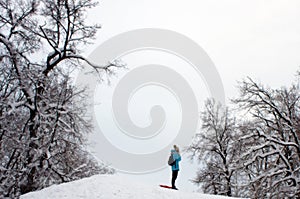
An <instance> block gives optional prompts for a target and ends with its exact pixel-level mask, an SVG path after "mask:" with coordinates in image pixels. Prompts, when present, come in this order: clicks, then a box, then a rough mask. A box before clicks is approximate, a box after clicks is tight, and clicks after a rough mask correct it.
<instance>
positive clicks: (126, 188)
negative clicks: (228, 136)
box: [21, 175, 228, 199]
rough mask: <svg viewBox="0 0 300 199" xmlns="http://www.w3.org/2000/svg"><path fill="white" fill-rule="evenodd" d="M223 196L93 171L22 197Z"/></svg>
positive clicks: (210, 198)
mask: <svg viewBox="0 0 300 199" xmlns="http://www.w3.org/2000/svg"><path fill="white" fill-rule="evenodd" d="M40 198H43V199H50V198H51V199H82V198H88V199H96V198H97V199H99V198H100V199H128V198H130V199H179V198H180V199H199V198H203V199H225V198H228V197H222V196H213V195H205V194H200V193H188V192H183V191H180V190H179V191H176V190H172V189H165V188H160V187H159V186H158V185H153V186H148V185H144V184H140V183H138V182H135V181H132V180H129V179H127V178H125V177H124V176H118V175H95V176H92V177H89V178H85V179H81V180H77V181H73V182H69V183H63V184H60V185H53V186H51V187H48V188H45V189H43V190H40V191H36V192H31V193H27V194H25V195H22V196H21V199H40Z"/></svg>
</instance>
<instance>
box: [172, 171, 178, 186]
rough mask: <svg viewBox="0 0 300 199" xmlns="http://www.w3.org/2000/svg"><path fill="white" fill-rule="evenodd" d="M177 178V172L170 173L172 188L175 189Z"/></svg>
mask: <svg viewBox="0 0 300 199" xmlns="http://www.w3.org/2000/svg"><path fill="white" fill-rule="evenodd" d="M177 176H178V170H175V171H172V188H173V189H175V188H176V186H175V181H176V178H177Z"/></svg>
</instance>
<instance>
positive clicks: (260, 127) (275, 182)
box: [235, 78, 300, 198]
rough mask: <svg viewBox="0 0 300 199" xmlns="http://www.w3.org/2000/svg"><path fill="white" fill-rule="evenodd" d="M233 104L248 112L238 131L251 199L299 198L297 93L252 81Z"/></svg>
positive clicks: (293, 88)
mask: <svg viewBox="0 0 300 199" xmlns="http://www.w3.org/2000/svg"><path fill="white" fill-rule="evenodd" d="M240 91H241V95H240V97H239V98H238V99H236V100H235V102H237V103H239V105H240V107H241V108H242V109H244V110H245V109H246V110H248V113H250V116H249V114H248V120H249V122H248V124H247V125H245V126H244V127H243V128H242V130H243V131H244V133H245V134H246V133H247V134H248V135H247V136H245V137H243V138H242V139H241V140H243V143H244V145H243V146H244V148H245V150H244V154H243V158H242V159H243V160H242V161H241V162H243V166H244V170H245V171H246V172H247V173H248V177H249V186H250V187H251V189H252V191H253V195H252V197H253V198H298V197H300V195H299V194H300V192H299V190H300V184H299V179H300V173H299V170H300V145H299V135H300V128H299V121H300V117H299V116H300V109H299V107H300V101H299V99H300V90H299V83H298V82H297V84H294V85H292V86H291V87H290V88H281V89H277V90H274V89H270V88H265V87H264V86H262V85H259V84H257V83H256V82H254V81H253V80H252V79H250V78H249V79H248V80H246V81H243V82H242V83H241V86H240Z"/></svg>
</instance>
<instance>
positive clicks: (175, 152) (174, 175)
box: [171, 145, 181, 190]
mask: <svg viewBox="0 0 300 199" xmlns="http://www.w3.org/2000/svg"><path fill="white" fill-rule="evenodd" d="M171 154H172V156H173V159H174V160H175V164H174V165H173V166H172V189H176V190H177V187H176V186H175V181H176V179H177V176H178V171H179V161H181V156H180V153H179V148H178V146H176V145H174V149H172V150H171Z"/></svg>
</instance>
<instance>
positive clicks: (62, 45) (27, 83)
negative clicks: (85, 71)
mask: <svg viewBox="0 0 300 199" xmlns="http://www.w3.org/2000/svg"><path fill="white" fill-rule="evenodd" d="M94 6H96V3H94V2H93V1H92V0H55V1H54V0H40V1H37V0H26V1H25V0H16V1H10V0H0V13H1V15H0V46H1V48H0V64H1V66H0V67H1V68H0V88H1V90H0V97H1V98H0V158H1V159H0V195H3V196H7V197H18V196H19V195H20V194H22V193H26V192H29V191H33V190H37V189H41V188H43V187H45V186H49V185H51V184H53V183H60V182H67V181H70V180H74V179H78V178H82V177H85V176H89V175H92V174H95V173H101V172H110V171H111V170H110V169H108V168H105V167H101V165H99V164H98V163H97V162H96V161H94V160H93V159H92V157H91V155H89V154H88V153H87V152H86V150H85V148H84V135H85V133H88V132H89V131H90V130H91V126H90V124H89V122H88V121H87V120H85V119H84V118H85V117H86V113H85V105H84V103H83V102H84V100H83V99H84V92H83V91H80V90H77V89H76V88H74V87H73V86H72V82H71V81H70V79H69V76H70V71H72V70H73V69H74V68H78V67H81V65H82V62H86V63H88V64H89V65H91V66H92V67H93V68H94V69H95V71H96V72H98V73H100V72H101V71H106V72H108V73H110V72H111V69H112V67H114V66H117V65H116V64H115V63H114V62H112V63H108V64H107V65H105V66H97V65H95V64H93V63H90V62H89V61H88V60H87V59H86V58H85V57H83V56H81V55H80V47H81V46H82V45H84V44H87V43H89V42H90V41H91V40H92V39H93V38H94V36H95V34H96V31H97V29H98V28H99V27H98V26H97V25H88V24H86V22H85V20H84V19H85V12H86V10H87V9H89V8H92V7H94Z"/></svg>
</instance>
